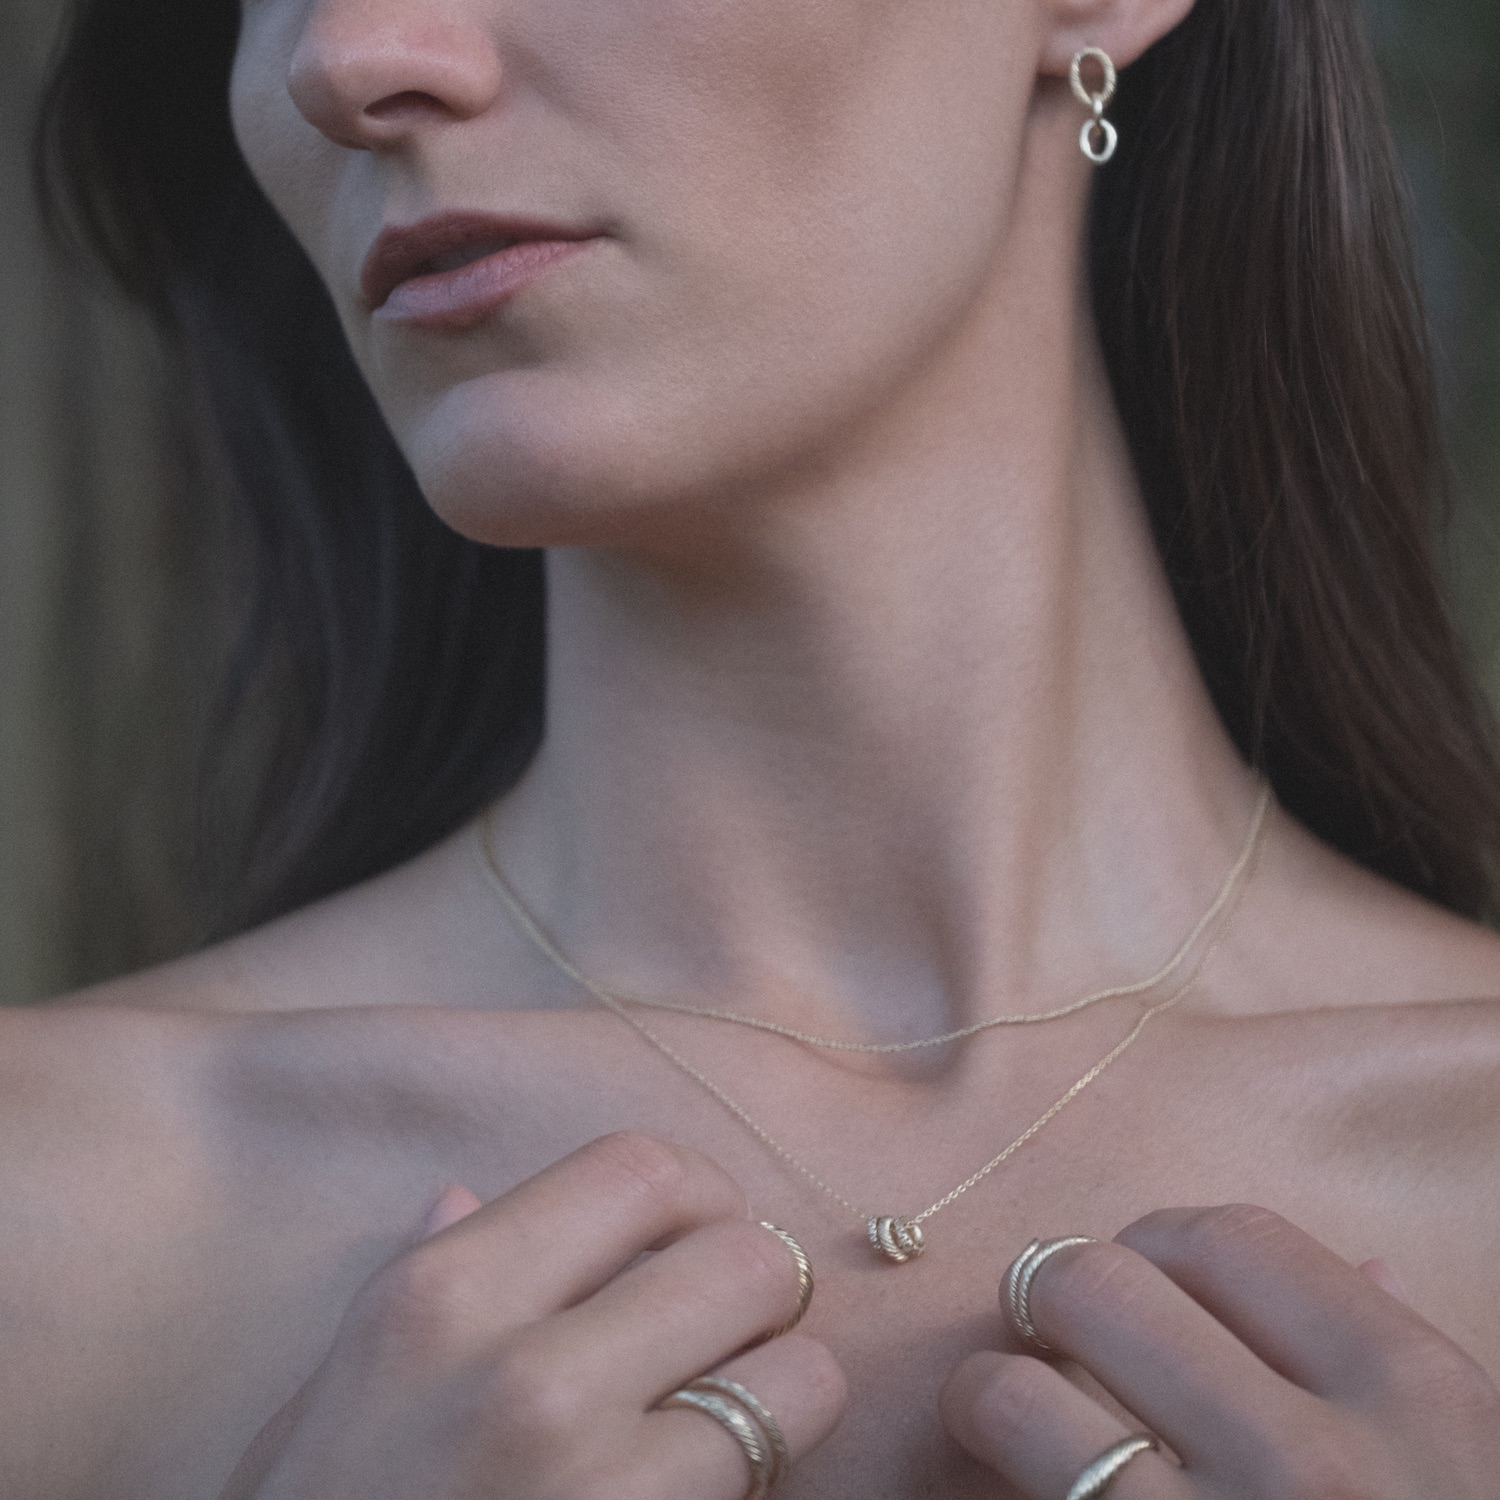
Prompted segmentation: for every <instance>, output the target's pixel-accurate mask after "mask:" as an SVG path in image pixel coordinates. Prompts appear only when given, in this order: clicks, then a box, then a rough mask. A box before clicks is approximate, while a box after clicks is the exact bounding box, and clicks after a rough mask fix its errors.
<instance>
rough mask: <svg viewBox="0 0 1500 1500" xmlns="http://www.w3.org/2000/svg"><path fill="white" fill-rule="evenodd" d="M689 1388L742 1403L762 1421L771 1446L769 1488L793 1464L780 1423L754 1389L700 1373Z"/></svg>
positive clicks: (725, 1377)
mask: <svg viewBox="0 0 1500 1500" xmlns="http://www.w3.org/2000/svg"><path fill="white" fill-rule="evenodd" d="M687 1389H688V1390H690V1391H699V1392H702V1393H704V1394H706V1395H711V1396H727V1397H729V1399H730V1400H731V1401H737V1402H739V1404H740V1405H741V1406H743V1407H744V1408H745V1410H746V1412H748V1413H749V1415H750V1418H751V1420H752V1421H754V1422H756V1423H758V1424H759V1426H760V1429H761V1431H762V1432H763V1433H764V1434H765V1438H766V1443H767V1445H768V1446H769V1447H770V1449H771V1472H770V1476H769V1478H768V1479H767V1481H766V1484H767V1487H768V1488H769V1487H770V1486H771V1485H773V1484H775V1483H776V1481H777V1480H779V1479H780V1478H781V1476H782V1475H783V1474H785V1473H786V1471H787V1470H788V1469H789V1468H790V1467H791V1463H792V1455H791V1454H790V1453H789V1452H788V1451H787V1446H786V1437H785V1435H784V1434H783V1432H782V1430H781V1423H779V1422H778V1421H777V1420H776V1418H775V1417H773V1416H772V1415H771V1413H770V1410H769V1409H768V1408H767V1406H766V1404H765V1402H764V1401H762V1400H761V1399H760V1397H759V1396H757V1395H756V1394H755V1392H754V1391H751V1390H747V1389H746V1388H745V1387H744V1386H742V1385H741V1384H740V1383H739V1381H737V1380H730V1379H729V1378H728V1377H727V1376H725V1375H700V1376H699V1377H698V1378H697V1379H696V1380H692V1381H689V1382H688V1385H687Z"/></svg>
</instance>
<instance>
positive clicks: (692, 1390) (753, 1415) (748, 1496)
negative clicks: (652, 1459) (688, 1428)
mask: <svg viewBox="0 0 1500 1500" xmlns="http://www.w3.org/2000/svg"><path fill="white" fill-rule="evenodd" d="M672 1407H688V1408H690V1409H692V1410H694V1411H701V1412H702V1413H703V1414H704V1415H705V1416H707V1417H712V1418H713V1419H714V1421H715V1422H717V1423H718V1424H719V1426H721V1427H722V1428H723V1429H724V1430H725V1431H726V1432H727V1433H728V1434H729V1435H730V1436H731V1437H732V1438H733V1439H734V1440H735V1442H737V1443H738V1444H739V1445H740V1450H741V1452H743V1453H744V1455H745V1462H746V1463H748V1464H749V1465H750V1486H749V1488H748V1489H747V1490H746V1491H745V1496H744V1500H764V1496H765V1495H766V1494H767V1493H768V1492H769V1491H770V1488H771V1486H772V1485H773V1484H775V1483H776V1481H777V1480H778V1479H780V1478H781V1476H782V1475H783V1474H784V1473H785V1472H786V1469H787V1466H788V1464H789V1463H790V1462H791V1455H790V1454H789V1453H788V1452H787V1446H786V1438H785V1437H784V1436H783V1435H782V1431H781V1427H780V1425H779V1424H778V1423H777V1421H776V1418H775V1417H773V1416H772V1415H771V1413H770V1412H769V1411H768V1410H767V1408H766V1406H765V1404H764V1402H762V1401H761V1400H760V1399H759V1398H758V1397H757V1396H755V1395H753V1394H752V1393H751V1392H750V1391H748V1390H746V1389H745V1387H744V1386H742V1385H741V1384H740V1383H739V1382H738V1381H735V1380H726V1379H724V1378H723V1377H721V1376H715V1375H703V1376H700V1377H699V1378H698V1379H697V1380H692V1381H689V1382H688V1384H687V1385H685V1386H683V1388H682V1389H681V1390H678V1391H673V1392H672V1394H671V1395H670V1396H668V1397H667V1398H666V1399H665V1400H664V1401H663V1402H662V1403H661V1408H662V1410H664V1411H666V1410H670V1409H671V1408H672Z"/></svg>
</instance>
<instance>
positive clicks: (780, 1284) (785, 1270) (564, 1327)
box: [513, 1219, 798, 1410]
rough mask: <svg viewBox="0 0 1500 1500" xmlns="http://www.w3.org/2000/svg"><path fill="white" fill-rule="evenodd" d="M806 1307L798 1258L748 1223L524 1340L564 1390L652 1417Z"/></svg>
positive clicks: (629, 1278)
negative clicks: (687, 1383) (685, 1387)
mask: <svg viewBox="0 0 1500 1500" xmlns="http://www.w3.org/2000/svg"><path fill="white" fill-rule="evenodd" d="M797 1301H798V1274H797V1262H796V1261H795V1260H794V1259H793V1257H792V1254H791V1252H790V1251H789V1250H788V1249H787V1247H786V1246H785V1245H784V1244H783V1243H782V1242H781V1241H780V1240H779V1239H778V1238H777V1237H776V1236H775V1235H774V1234H772V1233H770V1232H769V1231H768V1230H766V1229H765V1228H763V1227H762V1226H761V1225H759V1224H755V1223H752V1222H751V1221H749V1220H748V1219H747V1220H739V1221H735V1222H729V1223H720V1224H713V1225H709V1226H707V1227H706V1228H703V1229H699V1230H697V1231H695V1232H694V1233H692V1234H690V1235H688V1236H686V1237H684V1238H683V1239H680V1240H678V1241H676V1243H674V1244H673V1245H671V1246H669V1247H668V1248H667V1249H665V1250H663V1251H661V1252H660V1253H659V1254H657V1255H653V1256H651V1257H649V1258H648V1259H646V1260H643V1261H642V1262H640V1263H639V1264H638V1265H635V1266H632V1267H631V1268H630V1269H629V1270H628V1271H626V1272H625V1273H624V1274H623V1275H621V1276H618V1277H616V1278H615V1280H613V1281H612V1282H610V1283H609V1285H607V1286H605V1287H604V1288H602V1289H601V1290H600V1291H599V1292H597V1293H595V1295H594V1296H592V1297H590V1298H589V1299H588V1300H587V1301H586V1302H581V1303H579V1304H578V1305H576V1306H575V1307H573V1308H570V1309H569V1310H568V1311H566V1312H562V1313H559V1314H557V1315H556V1316H554V1317H551V1318H549V1319H547V1320H546V1322H545V1323H542V1324H538V1325H536V1327H535V1328H534V1329H532V1330H527V1331H525V1332H524V1333H523V1334H522V1337H523V1338H529V1339H530V1340H532V1341H534V1344H535V1351H534V1353H532V1354H531V1355H530V1356H529V1357H530V1358H532V1359H533V1360H537V1361H546V1364H547V1367H548V1369H549V1370H550V1371H551V1373H552V1374H553V1376H554V1377H555V1378H556V1379H557V1380H558V1381H559V1382H560V1383H564V1384H566V1383H572V1382H576V1383H578V1384H580V1385H581V1386H583V1387H584V1388H592V1389H595V1390H598V1391H599V1392H600V1394H601V1395H607V1398H608V1400H609V1402H610V1404H611V1405H618V1404H620V1403H621V1402H624V1403H626V1404H631V1403H634V1404H637V1405H638V1408H639V1409H640V1410H644V1409H645V1408H646V1407H648V1406H655V1404H656V1403H657V1402H658V1401H659V1400H660V1399H661V1398H662V1397H663V1396H664V1395H666V1394H667V1392H668V1391H671V1390H673V1389H675V1388H676V1387H677V1386H679V1385H681V1384H682V1382H683V1381H684V1380H688V1379H690V1378H691V1377H692V1376H694V1375H696V1374H697V1373H699V1372H700V1371H702V1370H705V1369H707V1368H709V1366H711V1365H716V1364H718V1363H719V1361H721V1360H724V1359H728V1358H729V1357H730V1356H731V1355H733V1354H735V1353H736V1352H737V1351H739V1350H742V1349H744V1348H745V1347H746V1346H747V1345H749V1344H751V1343H754V1342H755V1341H756V1340H757V1339H759V1338H763V1337H764V1336H765V1335H767V1334H769V1333H772V1332H774V1330H776V1329H778V1328H780V1327H783V1326H784V1325H785V1324H786V1323H787V1321H788V1320H789V1319H790V1318H791V1316H792V1314H793V1312H794V1311H795V1310H796V1307H797ZM513 1354H514V1351H513Z"/></svg>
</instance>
